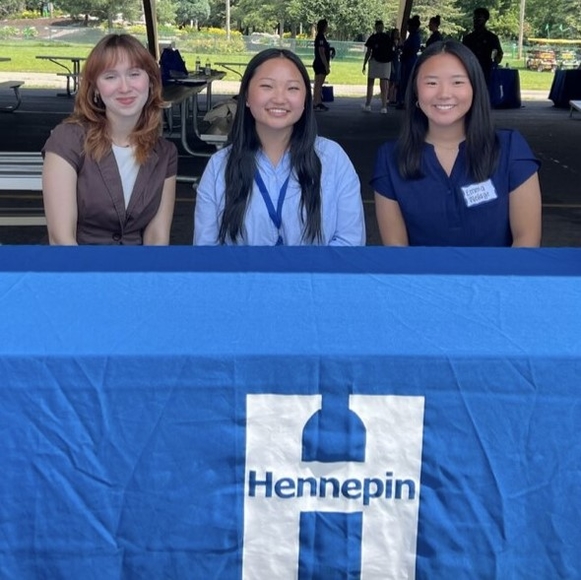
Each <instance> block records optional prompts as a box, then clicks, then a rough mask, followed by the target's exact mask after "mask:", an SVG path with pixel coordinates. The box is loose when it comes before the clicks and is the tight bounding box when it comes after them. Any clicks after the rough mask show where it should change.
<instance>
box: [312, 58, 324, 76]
mask: <svg viewBox="0 0 581 580" xmlns="http://www.w3.org/2000/svg"><path fill="white" fill-rule="evenodd" d="M313 70H314V71H315V74H316V75H326V74H327V69H326V68H325V66H324V65H323V63H322V62H319V61H317V60H315V61H313Z"/></svg>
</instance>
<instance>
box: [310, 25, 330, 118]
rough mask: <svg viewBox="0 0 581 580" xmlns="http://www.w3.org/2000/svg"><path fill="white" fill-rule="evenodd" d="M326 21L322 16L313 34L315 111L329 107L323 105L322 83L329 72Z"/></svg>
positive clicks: (328, 45)
mask: <svg viewBox="0 0 581 580" xmlns="http://www.w3.org/2000/svg"><path fill="white" fill-rule="evenodd" d="M327 28H328V23H327V20H325V19H324V18H323V19H321V20H319V21H318V22H317V35H316V36H315V59H314V60H313V70H314V71H315V84H314V86H313V107H314V109H315V111H328V110H329V107H327V106H325V105H323V83H324V82H325V78H326V77H327V75H328V74H329V73H330V72H331V45H330V44H329V43H328V42H327V39H326V37H325V34H326V33H327Z"/></svg>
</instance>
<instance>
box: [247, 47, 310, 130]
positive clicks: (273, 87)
mask: <svg viewBox="0 0 581 580" xmlns="http://www.w3.org/2000/svg"><path fill="white" fill-rule="evenodd" d="M305 98H306V87H305V83H304V80H303V77H302V75H301V73H300V72H299V69H298V68H297V67H296V66H295V64H294V63H293V62H291V61H290V60H289V59H287V58H284V57H276V58H271V59H270V60H267V61H266V62H264V63H262V64H261V65H260V66H259V67H258V68H257V69H256V71H255V72H254V75H253V77H252V79H251V80H250V83H249V85H248V93H247V96H246V106H247V107H248V108H249V109H250V112H251V113H252V116H253V117H254V120H255V123H256V131H257V133H258V135H259V137H260V138H261V139H262V138H263V136H265V135H267V134H272V133H273V132H274V133H277V134H278V133H281V132H283V133H287V134H288V136H289V137H290V135H291V133H292V128H293V126H294V124H295V123H296V122H297V121H298V120H299V119H300V118H301V116H302V115H303V112H304V110H305Z"/></svg>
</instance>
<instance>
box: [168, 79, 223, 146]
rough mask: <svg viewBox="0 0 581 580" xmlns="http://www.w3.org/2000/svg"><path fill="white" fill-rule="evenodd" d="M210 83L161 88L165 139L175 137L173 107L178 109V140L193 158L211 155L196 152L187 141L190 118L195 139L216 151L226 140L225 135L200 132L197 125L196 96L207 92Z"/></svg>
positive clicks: (178, 84)
mask: <svg viewBox="0 0 581 580" xmlns="http://www.w3.org/2000/svg"><path fill="white" fill-rule="evenodd" d="M209 85H210V83H208V82H200V83H196V84H191V83H187V84H186V83H175V84H171V85H166V86H165V87H164V88H163V99H164V101H165V102H166V103H167V105H166V108H165V120H166V124H167V131H166V132H165V136H166V137H175V136H176V135H175V133H174V124H173V110H172V107H173V105H176V106H178V107H179V115H180V127H179V138H180V140H181V144H182V146H183V148H184V149H185V151H186V152H187V153H188V154H189V155H192V156H194V157H210V155H211V153H208V152H206V151H199V150H196V149H195V148H194V147H192V145H190V142H189V141H188V135H187V125H188V119H189V117H190V116H191V125H192V128H193V131H194V134H195V135H196V137H197V138H198V139H199V140H200V141H202V142H204V143H207V144H209V145H213V146H215V147H216V148H217V149H219V148H220V147H223V146H224V144H225V143H226V140H227V135H220V134H217V135H216V134H211V133H206V132H201V131H200V127H199V124H198V95H199V94H200V92H202V91H203V90H204V89H206V90H209Z"/></svg>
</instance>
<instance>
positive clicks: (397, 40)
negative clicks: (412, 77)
mask: <svg viewBox="0 0 581 580" xmlns="http://www.w3.org/2000/svg"><path fill="white" fill-rule="evenodd" d="M390 36H391V44H392V46H393V58H392V59H391V72H390V75H389V86H388V89H387V98H388V102H389V103H390V104H393V105H395V104H396V103H397V91H398V88H399V81H400V77H401V63H400V61H399V57H400V53H401V36H400V34H399V30H398V29H397V28H392V29H391V32H390Z"/></svg>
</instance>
